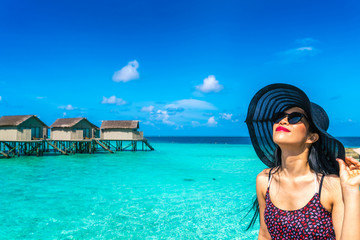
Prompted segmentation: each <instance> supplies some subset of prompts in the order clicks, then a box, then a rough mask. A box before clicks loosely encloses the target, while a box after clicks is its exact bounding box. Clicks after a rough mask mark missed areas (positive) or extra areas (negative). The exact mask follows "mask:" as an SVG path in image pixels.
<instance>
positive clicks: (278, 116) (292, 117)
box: [273, 112, 306, 124]
mask: <svg viewBox="0 0 360 240" xmlns="http://www.w3.org/2000/svg"><path fill="white" fill-rule="evenodd" d="M285 117H287V119H288V122H289V123H290V124H296V123H298V122H300V121H301V119H302V118H303V117H305V118H306V116H305V114H302V113H299V112H292V113H289V114H287V113H284V112H279V113H275V114H274V117H273V122H274V123H279V122H280V121H281V120H283V119H284V118H285Z"/></svg>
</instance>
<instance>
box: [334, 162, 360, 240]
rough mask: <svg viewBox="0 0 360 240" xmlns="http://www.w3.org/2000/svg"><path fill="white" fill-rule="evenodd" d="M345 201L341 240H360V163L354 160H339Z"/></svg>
mask: <svg viewBox="0 0 360 240" xmlns="http://www.w3.org/2000/svg"><path fill="white" fill-rule="evenodd" d="M337 160H338V162H339V166H340V183H341V190H342V197H343V200H344V221H343V224H342V232H341V240H347V239H351V240H360V229H359V227H358V226H359V223H360V191H359V185H360V163H359V162H358V161H357V160H355V159H353V158H348V157H346V158H345V161H343V160H342V159H337Z"/></svg>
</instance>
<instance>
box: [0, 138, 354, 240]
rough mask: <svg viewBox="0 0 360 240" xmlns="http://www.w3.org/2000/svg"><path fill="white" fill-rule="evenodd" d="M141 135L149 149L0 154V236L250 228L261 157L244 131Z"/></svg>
mask: <svg viewBox="0 0 360 240" xmlns="http://www.w3.org/2000/svg"><path fill="white" fill-rule="evenodd" d="M148 140H149V142H150V143H151V144H152V146H153V147H154V148H155V151H146V152H141V151H138V152H118V153H115V154H110V153H96V154H91V155H90V154H76V155H71V156H62V155H55V156H42V157H35V156H34V157H18V158H12V159H4V158H2V159H0V183H1V188H0V213H1V214H0V236H1V237H0V238H1V239H256V238H257V232H258V228H259V224H258V223H256V225H255V227H254V228H253V229H251V230H249V231H245V229H246V226H247V225H248V223H249V219H250V217H251V216H247V217H245V215H246V212H247V211H248V210H249V207H250V204H251V203H252V199H253V197H254V195H255V178H256V175H257V173H258V172H260V171H261V170H262V169H263V168H264V167H265V165H264V164H263V163H262V162H261V161H260V160H258V159H257V157H256V154H255V152H254V150H253V148H252V146H251V145H250V141H249V139H248V138H239V137H148ZM342 141H343V142H344V144H345V145H346V146H359V145H360V138H353V139H349V138H347V139H346V141H347V142H346V143H345V141H344V140H343V139H342Z"/></svg>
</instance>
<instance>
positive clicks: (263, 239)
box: [256, 170, 271, 240]
mask: <svg viewBox="0 0 360 240" xmlns="http://www.w3.org/2000/svg"><path fill="white" fill-rule="evenodd" d="M268 172H269V170H264V171H262V172H261V173H259V175H258V176H257V178H256V195H257V199H258V202H259V213H260V230H259V237H258V240H268V239H271V236H270V234H269V231H268V229H267V227H266V224H265V220H264V211H265V194H266V189H267V180H268Z"/></svg>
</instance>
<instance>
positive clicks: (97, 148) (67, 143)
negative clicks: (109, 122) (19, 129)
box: [0, 138, 155, 158]
mask: <svg viewBox="0 0 360 240" xmlns="http://www.w3.org/2000/svg"><path fill="white" fill-rule="evenodd" d="M124 143H125V144H126V143H128V144H127V145H125V147H123V144H124ZM140 144H141V146H139V145H140ZM153 150H155V149H154V148H153V147H152V146H151V145H150V143H149V142H148V141H147V139H145V138H144V139H142V140H106V139H84V140H51V139H45V140H31V141H5V140H0V157H5V158H10V157H15V156H23V155H25V156H29V155H36V156H42V155H44V154H62V155H69V154H77V153H90V154H93V153H96V152H108V153H115V152H117V151H153Z"/></svg>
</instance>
